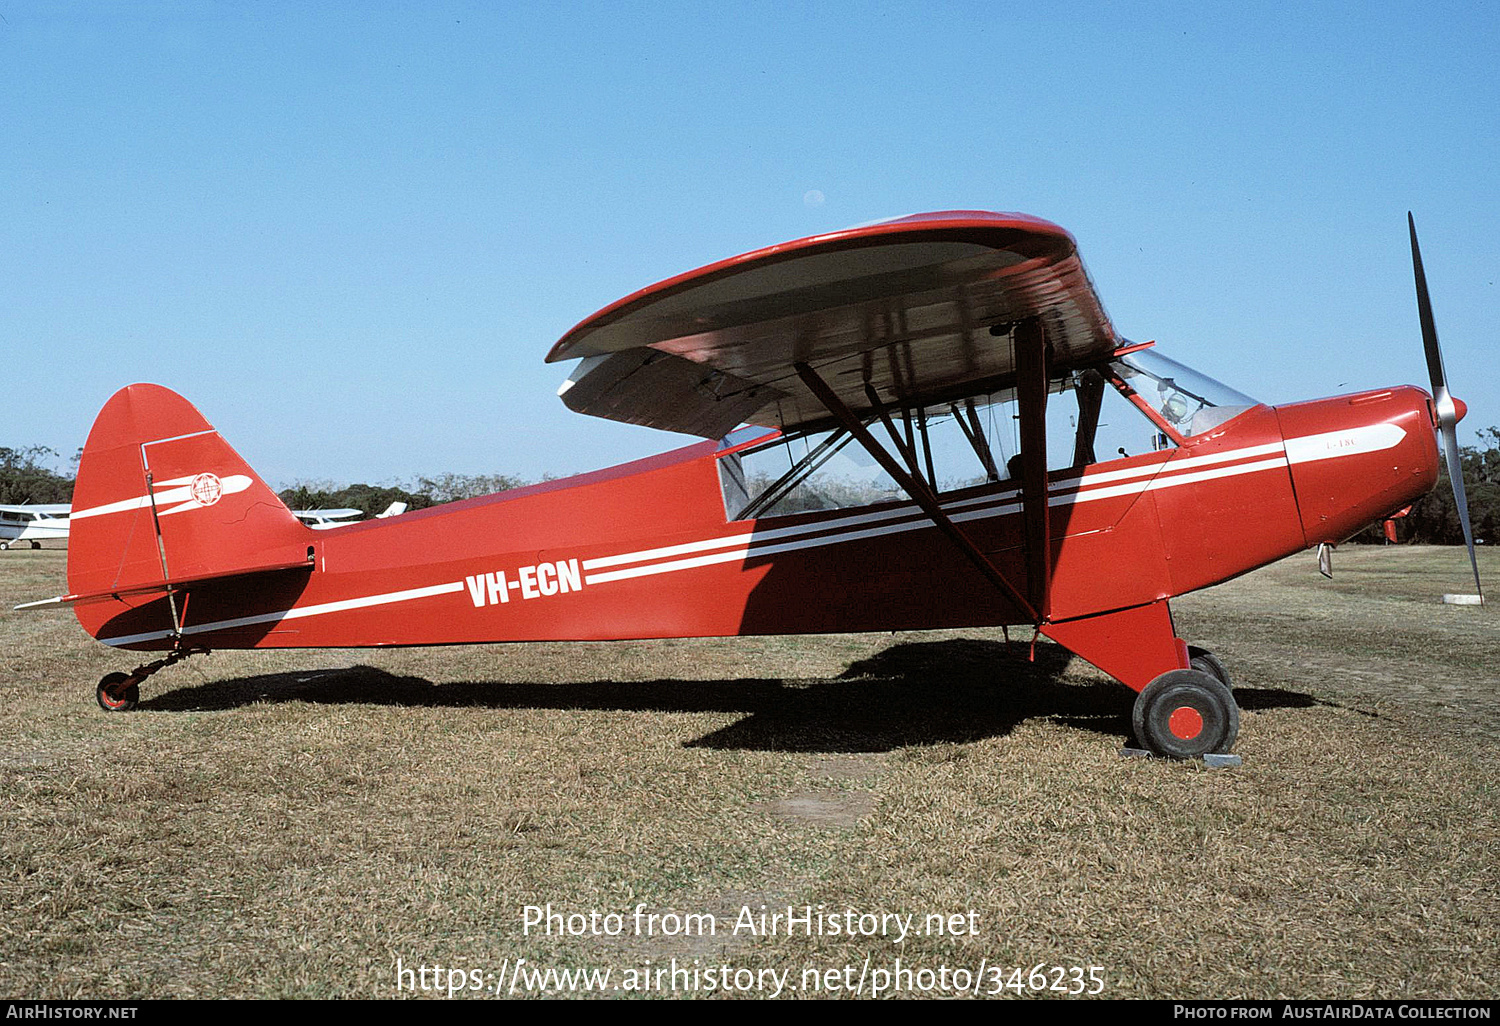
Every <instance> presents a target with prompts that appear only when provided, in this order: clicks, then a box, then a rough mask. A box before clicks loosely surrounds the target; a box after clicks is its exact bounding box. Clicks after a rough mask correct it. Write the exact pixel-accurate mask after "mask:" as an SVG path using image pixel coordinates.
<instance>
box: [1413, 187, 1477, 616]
mask: <svg viewBox="0 0 1500 1026" xmlns="http://www.w3.org/2000/svg"><path fill="white" fill-rule="evenodd" d="M1406 226H1407V227H1408V228H1409V229H1410V230H1411V265H1412V270H1413V272H1414V273H1415V275H1416V279H1417V314H1418V316H1419V317H1421V319H1422V347H1423V349H1425V350H1426V352H1427V376H1428V377H1429V378H1430V379H1431V380H1432V401H1433V405H1434V407H1436V409H1437V419H1438V431H1439V432H1441V433H1442V436H1443V454H1444V455H1445V456H1446V457H1447V460H1448V483H1449V484H1450V485H1452V486H1453V502H1454V504H1455V505H1456V506H1457V507H1458V522H1459V523H1460V524H1461V525H1463V529H1464V544H1466V545H1467V546H1468V547H1469V565H1470V566H1472V567H1473V568H1474V588H1475V590H1476V591H1478V592H1479V601H1480V602H1483V601H1484V589H1483V588H1482V587H1481V586H1480V584H1479V559H1478V557H1476V556H1475V554H1474V528H1473V527H1472V526H1470V524H1469V499H1468V496H1467V495H1465V494H1464V469H1463V462H1462V460H1461V459H1460V458H1459V454H1458V422H1459V420H1460V419H1461V418H1462V417H1463V404H1462V403H1460V402H1459V401H1458V400H1456V399H1454V398H1453V396H1452V395H1451V394H1449V392H1448V375H1447V373H1446V372H1445V371H1444V370H1443V351H1442V350H1441V349H1439V348H1438V337H1437V326H1436V325H1435V324H1434V323H1433V320H1432V299H1431V298H1430V297H1429V296H1428V295H1427V275H1426V274H1424V273H1423V271H1422V251H1421V250H1420V249H1418V248H1417V222H1416V221H1415V220H1414V219H1413V218H1412V216H1411V211H1409V210H1408V211H1407V212H1406Z"/></svg>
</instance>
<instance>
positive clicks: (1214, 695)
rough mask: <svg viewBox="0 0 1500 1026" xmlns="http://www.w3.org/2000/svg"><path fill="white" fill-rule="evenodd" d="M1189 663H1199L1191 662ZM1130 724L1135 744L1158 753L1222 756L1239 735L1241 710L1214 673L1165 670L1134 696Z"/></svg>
mask: <svg viewBox="0 0 1500 1026" xmlns="http://www.w3.org/2000/svg"><path fill="white" fill-rule="evenodd" d="M1205 654H1206V655H1207V653H1205ZM1209 658H1210V659H1212V658H1213V657H1212V656H1211V655H1209ZM1213 661H1214V663H1218V660H1217V659H1214V660H1213ZM1193 664H1194V666H1197V665H1198V660H1197V659H1196V658H1195V659H1194V660H1193ZM1219 669H1220V670H1222V669H1223V666H1222V664H1220V666H1219ZM1226 676H1227V675H1226ZM1131 722H1132V724H1133V726H1134V727H1135V736H1136V740H1137V741H1139V742H1140V743H1141V744H1142V745H1144V746H1145V747H1146V748H1148V749H1150V750H1151V751H1152V752H1155V753H1156V754H1157V755H1164V756H1166V757H1168V758H1171V759H1198V758H1202V757H1203V756H1205V755H1210V754H1218V755H1222V754H1225V753H1227V752H1228V751H1229V750H1230V748H1232V747H1233V746H1234V739H1235V737H1236V736H1237V735H1238V734H1239V732H1240V708H1239V706H1237V705H1236V704H1235V702H1234V694H1233V693H1232V692H1231V691H1230V690H1229V685H1228V684H1226V683H1225V682H1224V681H1222V680H1220V679H1219V677H1218V676H1216V675H1215V674H1213V673H1210V672H1208V671H1206V670H1201V669H1191V670H1168V671H1167V672H1166V673H1164V674H1162V675H1161V676H1160V677H1157V678H1156V679H1155V680H1153V681H1152V682H1151V683H1150V684H1147V685H1146V687H1145V689H1144V690H1142V691H1141V693H1140V694H1139V695H1138V696H1137V697H1136V700H1135V711H1134V712H1133V713H1132V715H1131Z"/></svg>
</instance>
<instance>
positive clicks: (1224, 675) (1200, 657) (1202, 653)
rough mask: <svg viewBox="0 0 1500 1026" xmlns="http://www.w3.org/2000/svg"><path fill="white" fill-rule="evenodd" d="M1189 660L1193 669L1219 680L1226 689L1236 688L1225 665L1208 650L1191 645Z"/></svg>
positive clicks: (1189, 647)
mask: <svg viewBox="0 0 1500 1026" xmlns="http://www.w3.org/2000/svg"><path fill="white" fill-rule="evenodd" d="M1188 660H1189V662H1188V665H1189V666H1191V667H1192V668H1193V669H1195V670H1202V671H1203V672H1204V673H1206V674H1208V675H1209V676H1210V677H1217V678H1219V683H1220V684H1223V685H1224V686H1225V687H1226V688H1232V687H1234V684H1232V683H1231V682H1230V680H1229V671H1228V670H1227V669H1225V668H1224V664H1223V663H1222V662H1221V661H1220V660H1219V657H1218V656H1216V655H1214V654H1213V653H1212V652H1210V651H1209V650H1208V649H1206V648H1199V647H1198V646H1197V645H1189V646H1188Z"/></svg>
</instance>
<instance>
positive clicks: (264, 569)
mask: <svg viewBox="0 0 1500 1026" xmlns="http://www.w3.org/2000/svg"><path fill="white" fill-rule="evenodd" d="M312 568H313V564H312V561H311V560H308V559H303V560H299V561H298V562H295V563H276V564H273V565H270V566H258V567H250V568H248V569H245V570H236V571H235V572H234V573H229V574H203V575H201V576H198V577H174V578H173V579H172V580H170V581H165V580H159V581H143V582H141V583H139V584H129V585H125V586H123V587H120V588H115V589H113V590H111V591H95V592H88V593H78V594H70V595H58V596H56V597H55V598H49V599H40V600H38V601H36V602H22V603H21V604H20V605H18V606H14V607H13V608H15V609H18V610H20V609H47V608H50V607H52V606H80V605H87V604H88V603H90V602H106V601H109V600H111V599H118V598H124V597H125V596H127V595H152V594H163V595H164V594H166V593H167V592H169V591H178V590H181V589H183V588H185V587H187V586H188V585H190V584H202V583H203V582H205V581H223V580H229V579H230V578H233V577H248V576H251V575H253V574H269V573H278V572H280V571H282V570H311V569H312Z"/></svg>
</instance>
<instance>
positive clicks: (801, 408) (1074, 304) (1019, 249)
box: [547, 211, 1119, 438]
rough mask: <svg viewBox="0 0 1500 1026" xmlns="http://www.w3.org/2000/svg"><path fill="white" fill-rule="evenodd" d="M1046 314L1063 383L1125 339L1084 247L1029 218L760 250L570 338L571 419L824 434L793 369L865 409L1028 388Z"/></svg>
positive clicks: (945, 220) (701, 272)
mask: <svg viewBox="0 0 1500 1026" xmlns="http://www.w3.org/2000/svg"><path fill="white" fill-rule="evenodd" d="M1030 318H1037V319H1038V320H1039V321H1040V322H1041V324H1042V326H1043V328H1044V332H1045V345H1046V347H1047V350H1048V354H1049V360H1048V364H1047V366H1048V373H1049V375H1050V376H1051V377H1053V378H1056V377H1060V376H1062V375H1063V374H1066V373H1067V372H1069V371H1071V370H1072V369H1074V368H1076V367H1080V366H1084V365H1087V364H1090V363H1096V362H1098V361H1099V360H1101V359H1103V358H1104V357H1106V356H1107V355H1109V353H1111V352H1112V351H1113V350H1114V349H1115V347H1116V346H1117V345H1118V344H1119V339H1118V337H1117V335H1116V333H1115V330H1114V327H1113V325H1111V324H1110V321H1109V318H1108V316H1107V315H1106V314H1105V312H1104V308H1103V306H1102V305H1101V304H1100V302H1099V299H1098V296H1097V295H1096V294H1095V292H1094V287H1093V284H1092V283H1091V282H1090V281H1089V278H1088V274H1087V272H1086V271H1085V270H1084V267H1083V263H1082V261H1081V260H1080V259H1079V257H1078V253H1077V246H1076V243H1075V242H1074V240H1073V237H1072V236H1071V235H1069V234H1068V233H1067V232H1066V231H1064V230H1063V229H1062V228H1059V227H1058V226H1057V225H1055V224H1051V223H1050V222H1047V221H1043V220H1041V219H1039V218H1034V217H1030V216H1028V215H1025V214H997V213H988V212H984V211H948V212H943V213H935V214H919V215H916V216H913V217H907V218H901V219H899V220H895V221H886V222H881V223H878V224H873V225H865V226H861V227H858V228H851V229H847V230H845V231H840V232H834V233H831V234H828V235H819V236H814V237H811V238H807V239H799V240H797V241H795V242H789V243H785V244H783V245H779V246H772V247H769V248H767V249H760V250H756V251H754V252H751V253H746V254H744V255H742V256H738V257H733V258H731V259H729V260H724V261H720V262H719V263H716V264H710V265H709V266H707V267H703V268H700V269H698V270H696V271H690V272H688V273H687V274H683V275H679V276H678V277H676V278H671V279H668V280H667V281H664V282H660V283H658V284H656V285H652V286H650V287H649V288H646V289H642V290H641V291H640V292H637V293H636V294H634V295H632V296H628V297H626V298H625V299H622V300H620V301H619V302H618V303H615V304H614V305H612V306H608V307H606V308H605V309H603V310H601V311H599V312H598V313H596V314H594V315H593V316H592V317H590V318H588V319H587V320H585V321H584V322H582V323H581V324H579V325H578V326H577V327H575V328H574V329H573V330H571V331H569V332H568V333H567V334H566V335H564V336H563V337H562V339H561V340H560V341H559V342H558V343H557V344H556V345H555V346H554V347H553V348H552V351H551V352H550V353H549V354H548V355H547V360H548V362H549V363H550V362H556V361H558V360H566V359H574V358H582V363H580V364H579V366H578V367H577V368H576V369H575V371H574V372H573V374H572V375H571V376H570V377H569V379H568V381H567V382H565V383H564V385H563V387H562V389H561V390H560V392H559V394H560V395H561V396H562V399H563V402H564V403H565V404H567V406H568V407H569V408H570V409H573V410H576V411H578V412H580V413H588V414H592V415H594V416H599V417H606V418H608V419H611V420H619V421H624V422H626V423H632V424H644V425H647V426H650V427H658V428H663V429H665V430H668V431H679V432H684V433H687V434H694V435H701V436H703V437H707V438H718V437H720V436H722V435H724V434H725V433H726V432H728V431H729V430H730V429H731V428H733V427H735V426H736V425H738V424H741V423H746V424H757V425H762V426H765V427H776V428H781V429H783V430H788V431H790V430H795V429H798V428H802V427H807V426H813V425H817V424H822V423H827V422H828V419H829V414H828V408H827V406H826V405H825V403H823V402H822V401H820V400H819V398H818V397H817V396H815V395H814V394H813V393H812V392H811V391H810V390H809V388H808V387H807V385H806V384H805V383H804V382H803V381H802V380H801V378H800V377H799V375H798V373H797V371H796V369H795V366H796V365H797V364H799V363H800V364H806V365H808V366H810V367H812V368H813V369H814V370H816V371H817V373H818V375H820V376H821V377H822V379H823V380H824V381H826V382H827V383H828V384H829V387H830V388H832V389H833V391H834V392H835V393H836V394H837V395H838V398H839V399H840V400H841V401H842V402H843V403H844V404H845V405H846V406H847V407H848V408H849V409H850V410H851V411H853V412H854V413H855V414H866V413H869V412H870V411H872V409H873V403H872V402H871V399H870V390H871V389H873V391H874V393H875V395H876V396H878V398H879V399H880V401H881V402H882V403H883V404H889V403H896V404H900V405H919V404H926V403H930V402H936V401H940V400H942V399H944V398H950V397H960V396H964V395H973V394H977V393H979V392H982V391H993V390H996V389H999V388H1004V387H1007V386H1008V385H1010V384H1013V383H1014V380H1015V373H1016V358H1015V349H1014V345H1015V343H1014V341H1013V336H1012V333H1011V328H1012V327H1013V325H1015V324H1016V323H1017V322H1020V321H1024V320H1027V319H1030Z"/></svg>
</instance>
